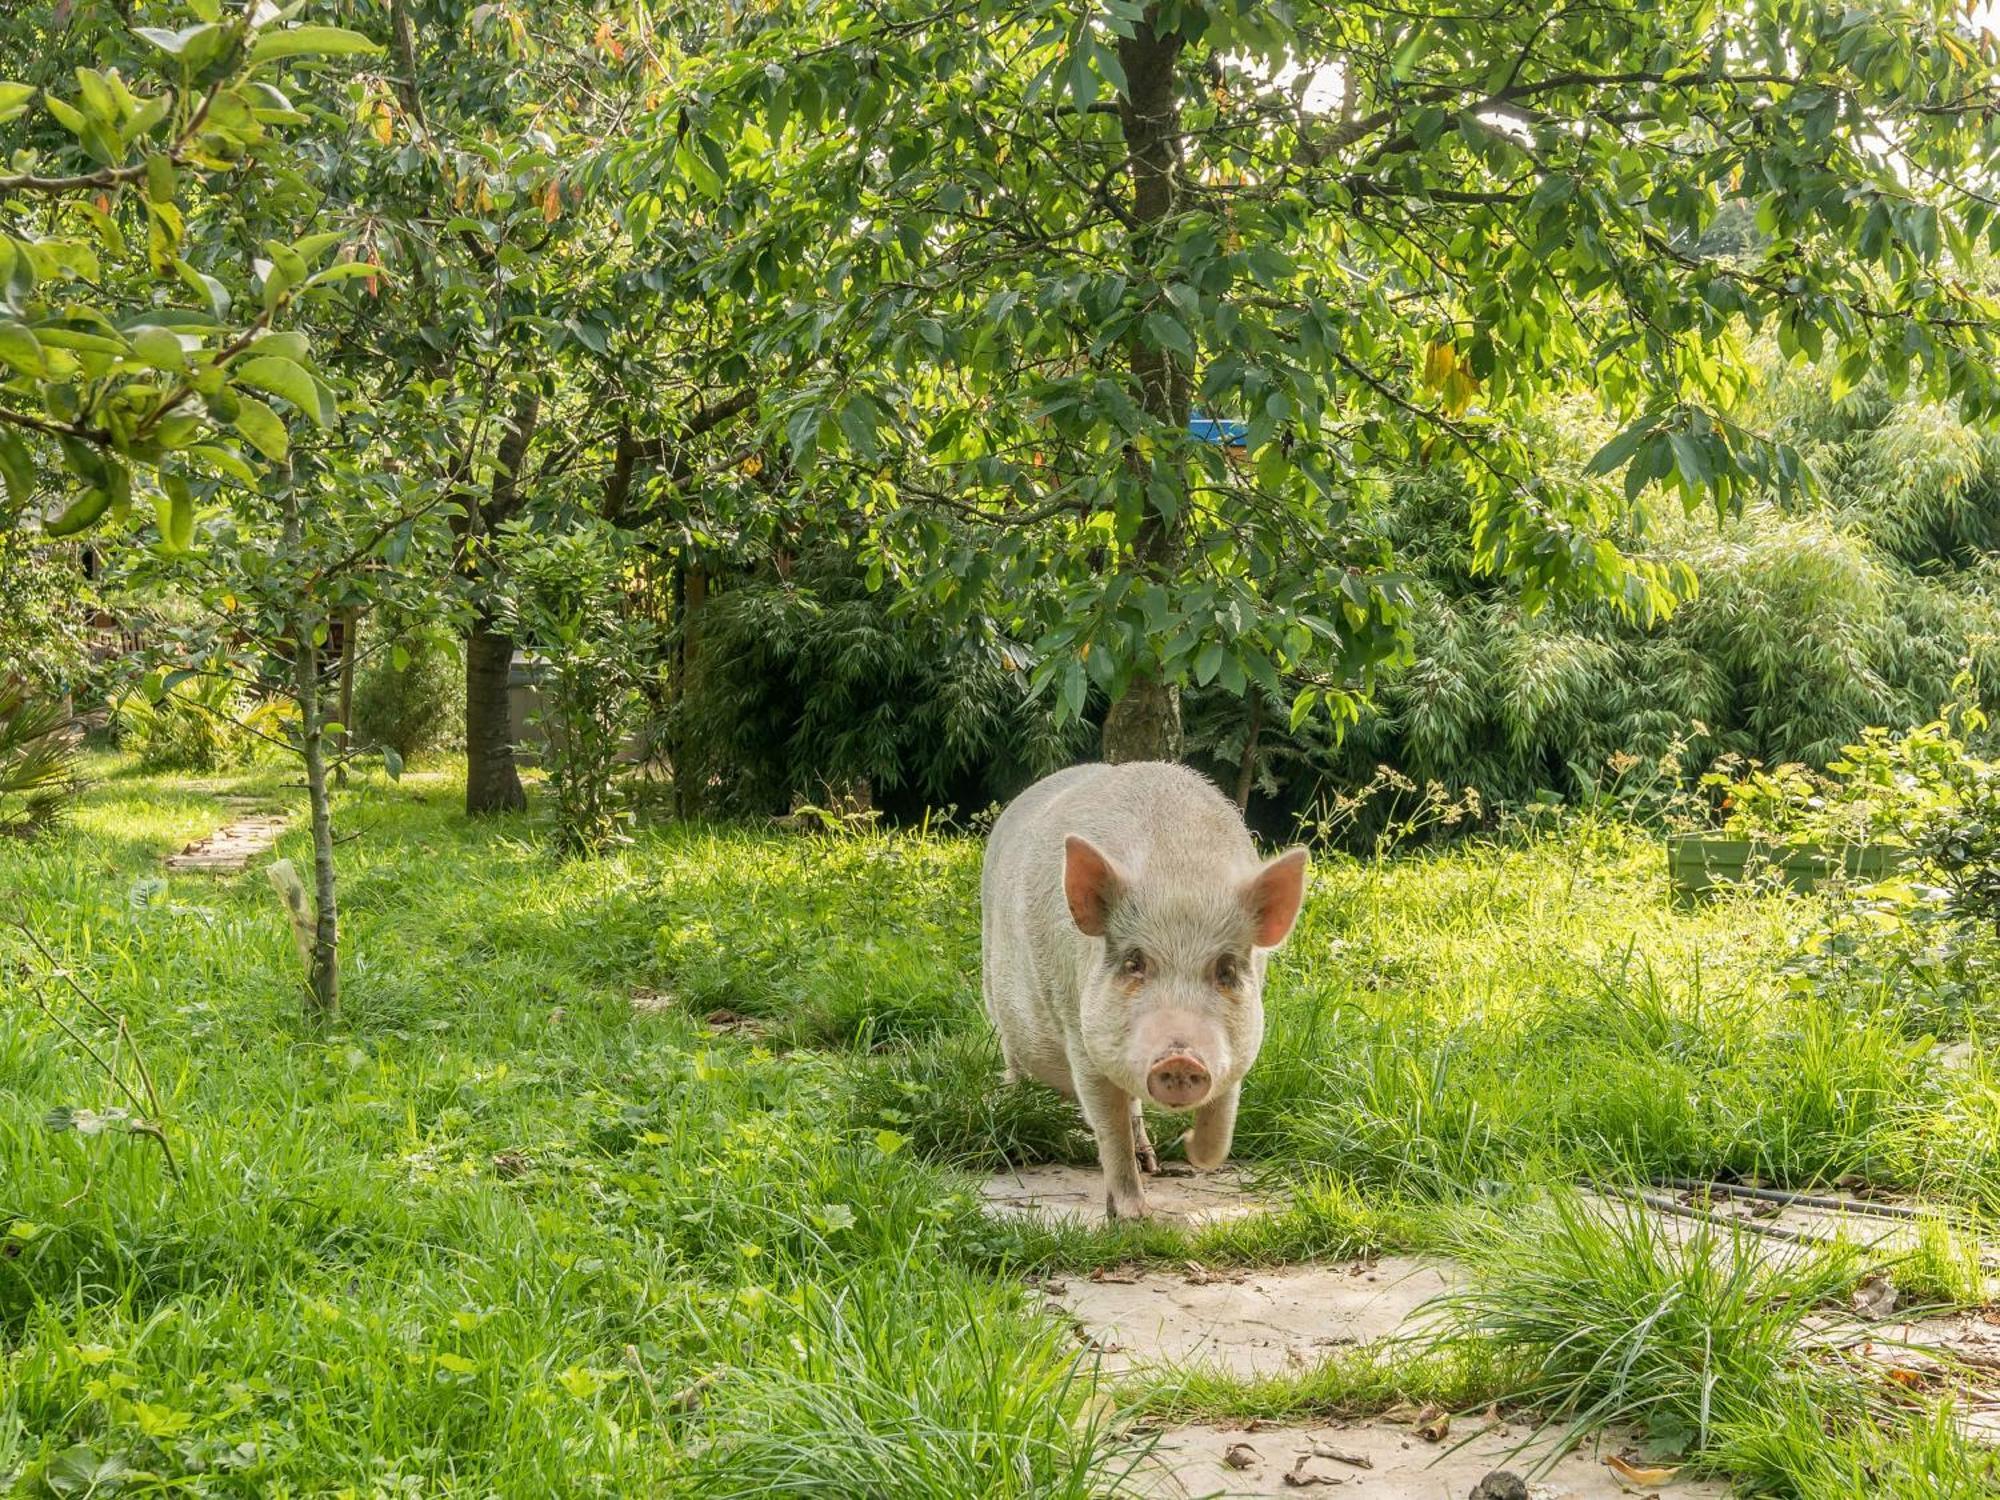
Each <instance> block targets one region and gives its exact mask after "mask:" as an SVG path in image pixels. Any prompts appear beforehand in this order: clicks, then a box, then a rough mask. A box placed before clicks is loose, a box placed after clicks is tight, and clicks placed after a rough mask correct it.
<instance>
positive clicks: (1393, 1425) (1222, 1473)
mask: <svg viewBox="0 0 2000 1500" xmlns="http://www.w3.org/2000/svg"><path fill="white" fill-rule="evenodd" d="M1467 1426H1468V1427H1469V1428H1470V1430H1471V1431H1472V1436H1471V1437H1470V1440H1469V1441H1462V1440H1461V1439H1462V1436H1463V1435H1462V1434H1461V1433H1460V1432H1459V1431H1457V1430H1454V1431H1453V1432H1451V1433H1450V1434H1448V1435H1447V1436H1446V1437H1445V1439H1444V1440H1443V1441H1442V1442H1438V1443H1428V1442H1425V1441H1424V1440H1423V1439H1422V1438H1420V1437H1418V1436H1417V1433H1416V1430H1415V1427H1414V1425H1413V1424H1412V1423H1410V1422H1397V1421H1391V1420H1389V1419H1387V1418H1384V1419H1379V1420H1375V1421H1368V1422H1355V1423H1348V1424H1342V1425H1337V1426H1329V1425H1313V1426H1289V1425H1279V1424H1273V1423H1262V1422H1260V1423H1252V1424H1249V1425H1247V1426H1235V1427H1224V1426H1196V1427H1182V1428H1176V1429H1174V1430H1171V1431H1169V1432H1165V1433H1162V1434H1161V1435H1160V1438H1159V1442H1158V1445H1157V1446H1156V1447H1155V1448H1154V1450H1153V1451H1152V1453H1151V1454H1150V1455H1149V1456H1148V1457H1147V1458H1146V1459H1144V1460H1142V1461H1141V1463H1140V1465H1139V1467H1138V1468H1137V1469H1136V1470H1135V1471H1134V1472H1133V1476H1132V1477H1133V1481H1134V1484H1133V1487H1134V1488H1135V1489H1136V1490H1138V1492H1139V1493H1140V1494H1142V1495H1147V1496H1152V1497H1157V1500H1208V1497H1212V1496H1231V1497H1234V1496H1276V1495H1284V1496H1301V1495H1316V1494H1324V1495H1327V1496H1328V1497H1329V1500H1333V1497H1338V1500H1467V1497H1468V1496H1474V1495H1477V1497H1478V1500H1509V1497H1519V1496H1520V1495H1521V1494H1522V1493H1523V1492H1525V1494H1526V1495H1527V1496H1528V1500H1622V1497H1623V1496H1625V1495H1627V1494H1630V1493H1634V1492H1638V1493H1644V1494H1657V1495H1661V1496H1664V1497H1666V1500H1726V1497H1727V1496H1728V1495H1729V1494H1730V1493H1731V1491H1730V1489H1729V1487H1728V1486H1726V1485H1721V1484H1716V1483H1712V1482H1706V1481H1695V1480H1690V1479H1684V1478H1682V1477H1681V1476H1680V1475H1679V1474H1678V1473H1675V1474H1674V1475H1673V1476H1672V1477H1671V1478H1670V1479H1669V1480H1668V1481H1667V1482H1666V1483H1665V1484H1664V1485H1646V1486H1644V1487H1641V1486H1638V1485H1632V1486H1630V1487H1629V1488H1628V1486H1627V1485H1626V1483H1625V1482H1624V1481H1623V1480H1621V1479H1620V1477H1619V1476H1618V1474H1617V1473H1615V1472H1614V1471H1613V1470H1612V1468H1611V1467H1610V1466H1609V1465H1607V1464H1606V1462H1605V1459H1606V1458H1607V1457H1611V1456H1614V1455H1618V1454H1619V1452H1620V1440H1619V1439H1618V1437H1617V1436H1616V1435H1613V1436H1612V1437H1611V1438H1609V1439H1608V1440H1607V1441H1606V1443H1605V1445H1604V1446H1603V1447H1602V1448H1601V1449H1600V1448H1597V1447H1594V1446H1586V1447H1584V1448H1581V1449H1579V1450H1577V1451H1575V1452H1572V1453H1568V1454H1565V1455H1564V1456H1563V1457H1561V1458H1560V1459H1558V1460H1557V1461H1556V1462H1555V1463H1554V1464H1552V1465H1550V1466H1549V1467H1548V1468H1547V1469H1546V1470H1545V1471H1543V1472H1535V1471H1536V1469H1537V1466H1538V1464H1539V1463H1540V1461H1541V1460H1542V1459H1543V1458H1544V1457H1546V1456H1547V1455H1548V1453H1549V1452H1550V1451H1551V1446H1552V1444H1551V1443H1550V1441H1549V1440H1548V1439H1541V1440H1537V1439H1536V1436H1535V1430H1534V1428H1533V1426H1532V1425H1528V1424H1524V1423H1520V1422H1515V1421H1509V1420H1500V1419H1497V1418H1480V1419H1475V1421H1474V1422H1472V1423H1468V1424H1467ZM1481 1429H1483V1430H1481ZM1552 1436H1553V1435H1552ZM1524 1443H1527V1444H1528V1445H1529V1446H1528V1447H1527V1448H1526V1449H1525V1450H1523V1451H1517V1450H1522V1445H1523V1444H1524ZM1631 1461H1632V1462H1633V1463H1634V1465H1635V1467H1637V1468H1639V1469H1640V1470H1641V1471H1643V1470H1644V1469H1645V1468H1646V1467H1647V1465H1646V1461H1645V1460H1641V1459H1638V1458H1636V1457H1632V1460H1631ZM1500 1472H1506V1473H1511V1474H1513V1475H1514V1476H1516V1477H1517V1478H1519V1479H1521V1480H1522V1481H1523V1488H1522V1489H1515V1488H1514V1487H1513V1486H1511V1485H1508V1484H1506V1483H1505V1482H1504V1481H1501V1480H1499V1479H1498V1478H1497V1477H1496V1478H1493V1479H1489V1477H1488V1476H1497V1474H1498V1473H1500ZM1531 1473H1533V1474H1534V1477H1532V1478H1530V1477H1529V1476H1530V1474H1531ZM1648 1477H1652V1476H1648ZM1482 1483H1483V1484H1484V1486H1485V1487H1484V1489H1483V1490H1482V1489H1481V1488H1480V1486H1481V1485H1482Z"/></svg>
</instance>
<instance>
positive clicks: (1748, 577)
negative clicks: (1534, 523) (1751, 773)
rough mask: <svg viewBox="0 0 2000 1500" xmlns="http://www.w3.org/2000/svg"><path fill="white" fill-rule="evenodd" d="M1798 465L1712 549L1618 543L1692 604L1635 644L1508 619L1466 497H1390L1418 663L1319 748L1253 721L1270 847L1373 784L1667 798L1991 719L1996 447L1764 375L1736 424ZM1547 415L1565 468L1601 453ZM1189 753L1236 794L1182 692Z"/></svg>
mask: <svg viewBox="0 0 2000 1500" xmlns="http://www.w3.org/2000/svg"><path fill="white" fill-rule="evenodd" d="M1748 415H1749V417H1750V418H1751V419H1752V421H1753V425H1756V426H1758V427H1760V429H1767V430H1770V431H1772V432H1773V433H1774V434H1776V435H1778V436H1780V437H1783V438H1785V439H1787V440H1788V441H1791V442H1793V443H1795V444H1796V445H1798V447H1799V448H1800V449H1801V451H1802V452H1804V453H1805V454H1806V455H1807V456H1808V458H1809V459H1810V460H1811V462H1812V464H1813V466H1814V469H1815V471H1816V473H1817V474H1818V476H1819V479H1820V481H1821V482H1820V486H1819V488H1818V489H1817V491H1815V492H1814V493H1813V494H1812V495H1810V496H1805V497H1787V498H1785V499H1784V500H1782V501H1781V500H1780V499H1778V498H1777V497H1766V498H1765V499H1762V500H1759V501H1755V502H1753V503H1752V504H1751V505H1750V507H1749V510H1748V513H1747V514H1745V515H1744V516H1743V517H1741V518H1740V519H1734V520H1731V521H1729V522H1727V523H1726V524H1724V525H1722V526H1720V527H1718V526H1717V525H1716V523H1715V521H1714V519H1713V517H1711V516H1708V515H1706V514H1703V515H1697V516H1694V517H1683V516H1679V515H1677V514H1673V513H1672V512H1670V511H1669V512H1667V513H1665V514H1654V515H1653V516H1651V517H1650V518H1649V520H1648V521H1647V523H1646V525H1645V527H1644V529H1643V530H1641V529H1640V528H1639V527H1638V526H1637V525H1636V524H1632V525H1628V526H1625V527H1624V528H1623V529H1621V528H1620V527H1619V526H1616V525H1614V526H1613V527H1611V529H1610V534H1611V535H1613V536H1614V537H1615V539H1616V540H1618V542H1619V543H1620V545H1621V546H1623V547H1625V548H1626V549H1628V550H1638V551H1641V552H1644V553H1645V554H1647V555H1648V556H1650V557H1651V558H1652V559H1653V560H1654V561H1655V562H1657V563H1662V564H1682V565H1685V566H1686V567H1687V568H1689V569H1691V570H1692V572H1693V574H1694V576H1695V577H1696V579H1697V580H1698V581H1699V591H1698V593H1697V594H1696V595H1695V596H1694V597H1692V598H1690V599H1688V600H1686V601H1685V602H1684V603H1683V604H1682V605H1681V606H1680V608H1679V609H1678V610H1676V611H1675V612H1674V613H1673V614H1672V615H1671V616H1669V617H1668V618H1666V619H1664V620H1660V621H1656V622H1652V623H1645V622H1642V621H1638V620H1634V619H1631V618H1627V617H1625V616H1622V615H1620V614H1619V613H1618V612H1617V611H1615V610H1613V609H1612V608H1610V607H1608V606H1607V605H1605V604H1603V603H1589V602H1585V603H1554V604H1551V605H1549V606H1547V607H1545V608H1543V609H1541V610H1539V611H1531V610H1528V609H1526V608H1524V607H1523V604H1522V601H1521V600H1520V599H1519V597H1518V595H1517V594H1516V592H1515V591H1514V590H1512V589H1511V588H1510V587H1508V586H1507V584H1506V583H1505V582H1504V581H1503V580H1497V579H1494V578H1491V577H1488V576H1483V575H1482V574H1481V573H1480V572H1479V570H1478V568H1477V567H1476V566H1475V560H1474V556H1473V553H1472V550H1471V548H1470V546H1469V544H1468V541H1467V538H1466V535H1465V531H1464V526H1463V521H1462V517H1463V513H1464V503H1465V502H1464V498H1463V497H1462V496H1458V495H1454V494H1453V493H1452V491H1451V483H1450V481H1449V480H1447V479H1444V478H1437V477H1432V476H1417V477H1414V478H1410V479H1406V480H1404V481H1402V482H1400V483H1398V484H1397V485H1396V486H1394V487H1393V489H1392V491H1391V493H1390V496H1389V498H1388V500H1387V501H1386V503H1385V504H1384V505H1383V506H1382V507H1381V508H1380V510H1379V511H1377V512H1376V513H1374V514H1371V515H1370V516H1368V518H1367V524H1368V525H1369V527H1371V528H1372V530H1373V531H1374V533H1375V534H1377V535H1379V536H1380V537H1381V538H1382V540H1383V541H1384V543H1385V544H1387V545H1389V546H1391V547H1393V548H1394V550H1395V551H1396V552H1397V553H1398V555H1401V556H1405V557H1408V558H1410V559H1411V560H1412V563H1413V565H1414V570H1415V572H1416V573H1417V575H1418V576H1417V577H1416V578H1414V579H1413V580H1412V592H1413V593H1414V595H1415V597H1416V608H1415V610H1414V612H1413V614H1412V617H1411V620H1410V637H1411V654H1410V660H1408V661H1407V662H1405V663H1402V664H1397V665H1392V666H1390V667H1388V668H1386V669H1385V670H1384V671H1383V673H1382V674H1381V677H1380V680H1379V683H1378V685H1377V689H1376V691H1375V693H1374V695H1373V698H1372V700H1371V701H1369V702H1367V703H1365V704H1363V705H1362V707H1361V710H1360V716H1359V719H1358V722H1357V723H1356V724H1355V725H1354V726H1353V727H1352V729H1351V730H1350V731H1349V732H1348V733H1347V734H1346V736H1345V737H1344V738H1340V739H1337V738H1336V737H1334V736H1333V735H1331V734H1329V733H1327V732H1326V730H1325V727H1324V726H1323V725H1321V724H1317V723H1308V724H1307V725H1305V726H1303V727H1302V729H1301V730H1300V731H1299V732H1297V733H1289V732H1287V730H1286V727H1285V726H1286V722H1287V719H1288V714H1287V713H1286V711H1285V710H1286V708H1287V707H1288V705H1286V704H1284V703H1281V702H1278V701H1276V700H1272V701H1271V702H1270V703H1268V704H1267V707H1266V711H1265V713H1264V714H1263V727H1262V730H1261V734H1260V741H1259V751H1258V754H1257V757H1256V763H1255V766H1254V767H1253V769H1254V770H1255V771H1256V772H1257V788H1258V791H1259V792H1260V793H1261V794H1262V796H1263V797H1264V799H1266V800H1265V806H1264V810H1263V811H1264V817H1263V821H1264V822H1265V824H1266V826H1268V827H1270V828H1271V829H1272V830H1273V831H1274V832H1277V833H1284V832H1287V831H1288V829H1287V828H1286V826H1285V825H1286V823H1287V822H1288V821H1289V820H1290V819H1291V818H1293V817H1296V816H1298V815H1301V814H1304V813H1306V812H1308V810H1309V809H1311V808H1312V807H1313V806H1314V805H1315V804H1318V803H1321V802H1324V801H1326V800H1328V799H1330V798H1332V797H1335V796H1338V795H1342V794H1345V793H1349V792H1351V791H1352V789H1353V788H1355V787H1357V786H1360V785H1362V784H1364V783H1366V782H1368V781H1370V780H1371V778H1373V776H1374V775H1375V773H1376V767H1377V766H1378V765H1383V764H1386V765H1388V766H1390V767H1393V768H1395V769H1396V770H1397V771H1399V772H1400V773H1402V774H1404V775H1406V776H1408V777H1409V778H1411V779H1412V780H1414V781H1416V782H1417V783H1419V784H1420V785H1424V784H1428V783H1430V782H1432V781H1435V782H1438V783H1440V784H1441V785H1442V786H1443V787H1444V788H1446V789H1447V790H1448V791H1451V790H1456V789H1459V788H1464V787H1476V788H1478V789H1479V791H1481V792H1482V793H1484V794H1485V797H1486V800H1487V804H1488V806H1489V807H1490V806H1495V805H1499V804H1515V805H1519V804H1523V803H1529V802H1533V801H1537V800H1547V799H1550V798H1555V799H1560V800H1570V801H1580V802H1587V801H1591V800H1594V799H1597V798H1600V797H1603V796H1605V795H1607V789H1609V788H1611V787H1613V786H1614V784H1615V783H1616V782H1617V781H1618V780H1619V777H1620V774H1621V773H1620V770H1619V767H1621V766H1625V765H1629V764H1631V763H1634V762H1635V761H1636V762H1642V763H1645V764H1648V765H1652V766H1657V765H1659V764H1660V763H1661V762H1662V761H1663V760H1667V761H1671V762H1672V763H1673V764H1674V767H1675V778H1676V779H1679V778H1691V777H1693V776H1695V775H1698V774H1699V773H1700V772H1701V771H1702V770H1703V769H1705V768H1706V767H1707V766H1709V765H1710V764H1711V763H1712V762H1714V761H1715V760H1717V759H1718V758H1719V757H1723V756H1729V755H1734V756H1736V757H1740V758H1742V759H1744V760H1757V761H1761V762H1763V763H1765V764H1768V765H1776V764H1780V763H1785V762H1798V763H1800V764H1801V765H1804V766H1807V767H1813V768H1822V767H1825V766H1827V765H1828V764H1829V763H1831V762H1832V761H1834V760H1836V759H1838V758H1840V756H1841V755H1842V751H1843V747H1845V746H1848V745H1850V744H1853V743H1855V742H1856V741H1857V740H1858V739H1859V738H1860V737H1861V735H1862V732H1863V731H1864V730H1865V729H1866V728H1867V727H1868V726H1870V725H1879V724H1911V723H1921V722H1923V721H1925V720H1927V719H1929V718H1930V717H1932V716H1933V715H1935V714H1936V713H1937V711H1938V709H1939V706H1940V705H1941V704H1943V703H1945V702H1946V701H1948V700H1950V699H1952V698H1954V697H1956V696H1958V695H1959V691H1960V690H1959V689H1958V688H1957V687H1956V686H1955V680H1956V679H1957V678H1958V677H1959V675H1960V674H1961V673H1962V672H1967V671H1969V672H1970V674H1971V681H1972V689H1971V701H1973V702H1975V703H1977V704H1980V705H1985V706H1991V705H1993V704H1994V703H1995V702H1996V701H2000V650H1996V646H2000V604H1996V601H1997V600H2000V586H1997V585H2000V566H1996V562H1995V558H1994V554H1993V553H1992V552H1990V551H1988V550H1987V549H1989V548H1991V547H1993V546H1994V545H1995V544H1996V542H2000V520H1996V517H2000V504H1996V497H2000V442H1995V441H1994V440H1992V439H1990V438H1987V437H1985V436H1983V435H1981V434H1978V433H1976V432H1974V431H1973V430H1971V429H1969V428H1967V427H1965V426H1964V425H1963V424H1961V423H1959V422H1957V421H1956V420H1955V419H1954V418H1953V417H1952V416H1951V415H1950V414H1949V413H1948V412H1946V411H1944V410H1942V409H1940V408H1937V407H1935V406H1931V405H1925V404H1922V403H1916V402H1896V401H1892V400H1891V399H1890V398H1889V397H1888V395H1887V393H1886V392H1885V391H1884V390H1883V389H1882V388H1881V387H1880V385H1879V384H1870V385H1864V387H1863V388H1862V389H1860V390H1857V391H1855V392H1853V393H1852V394H1850V395H1849V396H1847V397H1845V398H1844V399H1842V400H1841V401H1838V402H1835V401H1833V400H1831V398H1830V392H1829V390H1828V388H1827V377H1826V374H1825V372H1806V373H1805V374H1803V375H1801V374H1788V375H1783V376H1780V377H1778V378H1774V380H1773V381H1772V383H1771V385H1770V388H1769V389H1768V390H1766V391H1765V392H1763V393H1762V394H1761V395H1760V397H1759V398H1758V402H1757V403H1756V407H1755V409H1754V410H1752V411H1751V412H1750V413H1749V414H1748ZM1585 428H1587V424H1579V422H1578V421H1577V419H1576V418H1575V415H1574V414H1573V413H1569V412H1566V411H1560V410H1559V411H1555V412H1553V413H1551V414H1550V415H1549V417H1548V432H1547V434H1546V438H1547V443H1546V446H1547V450H1548V452H1549V454H1550V456H1551V457H1550V461H1551V463H1552V465H1554V466H1556V467H1558V468H1561V467H1563V466H1565V465H1571V464H1574V463H1576V462H1577V461H1578V460H1579V456H1580V455H1585V454H1588V452H1589V451H1590V450H1591V448H1592V447H1593V446H1594V445H1595V443H1596V441H1597V440H1598V439H1597V435H1596V434H1595V433H1593V432H1591V431H1588V430H1584V429H1585ZM1188 722H1189V738H1190V744H1191V747H1192V749H1193V751H1194V754H1195V755H1196V757H1197V758H1199V759H1200V760H1201V762H1202V763H1203V764H1204V766H1205V768H1206V769H1209V770H1211V771H1212V772H1214V773H1215V774H1217V775H1218V777H1220V778H1221V779H1223V780H1224V782H1225V784H1233V782H1234V779H1235V776H1236V774H1237V771H1238V768H1239V766H1240V761H1241V754H1242V747H1243V738H1244V732H1245V728H1246V725H1247V713H1246V711H1245V709H1244V707H1243V705H1242V704H1241V703H1240V702H1238V701H1237V700H1236V699H1235V697H1234V695H1224V694H1221V693H1219V692H1218V691H1217V690H1216V689H1213V688H1210V689H1206V690H1198V691H1196V692H1193V693H1190V694H1189V695H1188Z"/></svg>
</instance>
